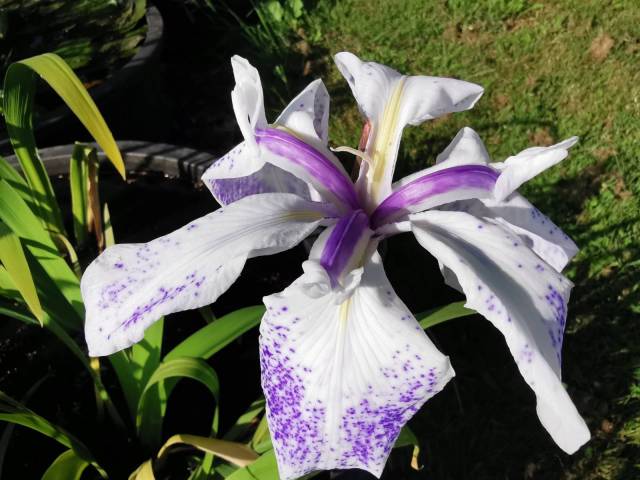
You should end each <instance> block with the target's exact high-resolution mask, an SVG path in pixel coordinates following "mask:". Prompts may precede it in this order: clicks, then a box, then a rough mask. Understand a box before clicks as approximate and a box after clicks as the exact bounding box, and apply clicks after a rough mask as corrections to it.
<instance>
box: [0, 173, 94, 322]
mask: <svg viewBox="0 0 640 480" xmlns="http://www.w3.org/2000/svg"><path fill="white" fill-rule="evenodd" d="M0 221H2V222H4V223H5V224H6V226H7V227H8V228H9V229H10V230H11V231H12V232H13V233H14V234H16V235H17V236H19V237H20V238H21V240H22V243H23V245H24V246H25V247H26V249H27V251H29V252H30V253H31V254H32V255H33V257H34V258H35V259H36V260H37V263H38V264H39V265H40V266H41V268H42V269H43V270H44V272H46V275H47V276H48V277H49V278H50V280H51V282H52V284H53V285H52V286H51V287H52V288H53V289H54V290H56V291H58V292H59V294H60V298H61V299H62V301H63V302H66V303H67V305H68V306H69V307H71V309H72V313H71V314H70V315H69V314H68V312H66V311H64V315H61V318H62V319H63V320H62V321H63V322H65V325H69V326H73V327H72V328H75V329H79V328H80V326H81V322H82V318H84V307H83V303H82V296H81V294H80V284H79V281H78V278H77V277H76V275H75V273H74V272H73V271H72V270H71V268H70V267H69V265H68V264H67V263H66V262H65V261H64V259H63V258H62V257H61V256H60V254H59V253H58V248H57V247H56V245H55V244H54V243H53V240H52V239H51V236H50V235H49V234H48V233H47V232H46V230H45V229H44V228H43V226H42V224H41V223H40V221H39V220H38V218H37V217H36V216H35V215H34V213H33V212H32V211H31V209H30V208H29V207H28V206H27V204H26V203H25V202H24V201H23V200H22V198H20V195H19V194H18V193H17V192H16V190H14V189H13V188H12V187H11V185H9V183H8V182H7V181H6V180H2V179H0ZM32 274H33V275H34V277H35V276H36V274H35V272H33V267H32ZM36 285H37V286H39V287H40V286H41V285H39V282H38V280H37V279H36ZM42 287H44V285H42ZM48 288H49V287H48ZM41 301H43V299H42V297H41ZM43 302H44V301H43ZM74 311H75V313H73V312H74ZM60 313H63V312H60Z"/></svg>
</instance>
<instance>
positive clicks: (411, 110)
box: [335, 52, 483, 208]
mask: <svg viewBox="0 0 640 480" xmlns="http://www.w3.org/2000/svg"><path fill="white" fill-rule="evenodd" d="M335 62H336V65H337V66H338V69H339V70H340V72H341V73H342V75H343V76H344V77H345V79H346V80H347V82H348V83H349V86H350V87H351V90H352V92H353V94H354V96H355V98H356V101H357V102H358V107H359V108H360V111H361V112H362V114H363V115H364V116H365V117H366V119H367V121H368V125H369V130H370V133H369V134H368V138H367V139H365V144H366V147H365V153H366V154H367V155H368V156H369V158H371V165H369V166H368V169H367V171H366V174H364V175H362V176H361V178H362V182H364V185H363V186H360V185H359V190H360V189H362V190H363V191H366V197H367V198H368V199H369V202H370V205H369V208H373V207H375V206H376V205H377V204H378V203H379V202H380V201H382V199H384V198H385V197H386V196H387V195H389V193H390V192H391V181H392V178H393V171H394V169H395V163H396V158H397V155H398V148H399V145H400V139H401V138H402V130H403V128H404V127H405V126H406V125H407V124H411V125H418V124H420V123H422V122H424V121H425V120H430V119H434V118H437V117H440V116H442V115H445V114H447V113H450V112H460V111H463V110H468V109H470V108H472V107H473V105H474V104H475V103H476V101H477V100H478V99H479V98H480V96H481V95H482V93H483V89H482V87H480V86H479V85H475V84H473V83H469V82H464V81H461V80H455V79H452V78H438V77H425V76H405V75H401V74H400V73H398V72H396V71H395V70H393V69H392V68H389V67H387V66H384V65H380V64H378V63H374V62H363V61H361V60H360V59H359V58H358V57H356V56H355V55H353V54H351V53H347V52H341V53H338V54H337V55H336V56H335Z"/></svg>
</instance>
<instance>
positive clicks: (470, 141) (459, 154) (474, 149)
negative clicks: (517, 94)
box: [393, 127, 491, 191]
mask: <svg viewBox="0 0 640 480" xmlns="http://www.w3.org/2000/svg"><path fill="white" fill-rule="evenodd" d="M489 162H491V157H489V153H488V152H487V148H486V147H485V146H484V143H483V142H482V140H481V139H480V136H479V135H478V134H477V133H476V132H475V130H473V129H472V128H469V127H464V128H463V129H461V130H460V131H459V132H458V133H457V134H456V136H455V137H454V138H453V140H452V141H451V143H450V144H449V145H447V148H445V149H444V150H443V151H442V152H441V153H440V154H439V155H438V156H437V157H436V164H435V165H433V166H431V167H428V168H425V169H423V170H420V171H418V172H415V173H412V174H411V175H407V176H406V177H403V178H401V179H400V180H398V181H397V182H395V183H394V184H393V190H394V191H395V190H397V189H399V188H400V187H403V186H404V185H406V184H408V183H411V182H413V181H414V180H417V179H419V178H421V177H424V176H425V175H430V174H432V173H435V172H438V171H440V170H444V169H446V168H451V167H458V166H462V165H489Z"/></svg>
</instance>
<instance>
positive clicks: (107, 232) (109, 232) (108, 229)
mask: <svg viewBox="0 0 640 480" xmlns="http://www.w3.org/2000/svg"><path fill="white" fill-rule="evenodd" d="M102 221H103V222H104V246H105V248H108V247H110V246H111V245H115V244H116V239H115V237H114V235H113V225H111V214H110V213H109V207H108V205H107V204H106V203H105V204H104V208H103V209H102Z"/></svg>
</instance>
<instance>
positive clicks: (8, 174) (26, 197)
mask: <svg viewBox="0 0 640 480" xmlns="http://www.w3.org/2000/svg"><path fill="white" fill-rule="evenodd" d="M0 178H1V179H3V180H6V181H7V183H8V184H9V185H11V187H12V188H13V189H14V190H15V191H16V192H17V193H18V195H19V196H20V198H22V200H23V201H24V202H25V203H26V204H27V205H29V208H30V209H31V211H33V212H35V211H37V206H36V204H35V202H34V198H33V196H32V195H31V189H30V188H29V185H28V184H27V182H26V181H25V179H24V178H23V177H22V176H21V175H20V174H19V173H18V172H17V171H16V169H15V168H13V167H12V166H11V165H10V164H9V162H7V161H6V160H5V159H4V158H2V157H0Z"/></svg>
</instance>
